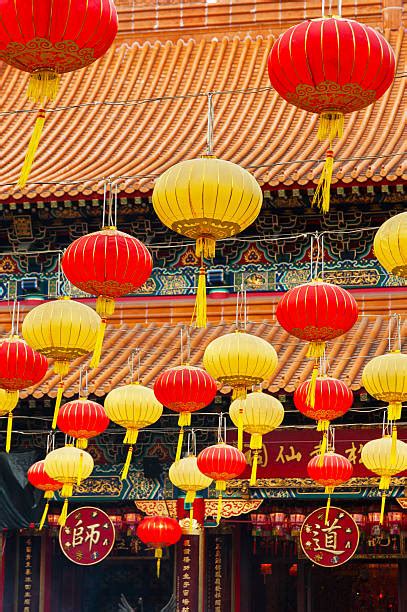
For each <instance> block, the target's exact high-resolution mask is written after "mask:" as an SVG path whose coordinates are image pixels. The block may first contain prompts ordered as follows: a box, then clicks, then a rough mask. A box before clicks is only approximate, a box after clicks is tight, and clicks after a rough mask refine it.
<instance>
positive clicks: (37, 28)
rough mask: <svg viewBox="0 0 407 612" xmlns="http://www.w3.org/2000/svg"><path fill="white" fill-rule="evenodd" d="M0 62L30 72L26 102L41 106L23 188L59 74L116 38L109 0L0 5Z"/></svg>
mask: <svg viewBox="0 0 407 612" xmlns="http://www.w3.org/2000/svg"><path fill="white" fill-rule="evenodd" d="M0 13H1V20H0V59H1V60H3V61H4V62H6V64H9V65H10V66H14V67H15V68H18V69H19V70H23V71H24V72H29V73H30V75H31V76H30V83H29V87H28V92H27V95H28V98H29V99H30V100H33V101H34V102H38V103H39V104H40V106H41V108H40V110H39V112H38V118H37V121H36V126H35V129H34V133H33V135H32V137H31V141H30V145H29V149H28V152H27V155H26V158H25V162H24V166H23V169H22V172H21V176H20V180H19V187H24V185H25V183H26V181H27V178H28V175H29V173H30V169H31V165H32V162H33V159H34V155H35V151H36V149H37V147H38V143H39V140H40V137H41V132H42V129H43V126H44V122H45V110H44V108H45V104H46V102H47V101H48V100H54V99H55V98H56V95H57V92H58V86H59V80H60V75H61V74H63V73H65V72H72V71H73V70H79V69H80V68H84V67H85V66H88V65H89V64H92V63H93V62H94V61H95V60H97V59H98V58H99V57H101V56H102V55H104V54H105V53H106V51H107V50H108V49H109V47H110V46H111V44H112V43H113V41H114V39H115V36H116V34H117V28H118V22H117V12H116V8H115V5H114V1H113V0H58V2H55V1H54V0H30V2H16V0H1V2H0Z"/></svg>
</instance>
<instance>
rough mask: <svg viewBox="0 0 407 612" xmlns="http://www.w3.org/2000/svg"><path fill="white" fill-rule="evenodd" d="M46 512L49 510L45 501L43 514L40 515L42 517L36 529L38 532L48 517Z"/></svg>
mask: <svg viewBox="0 0 407 612" xmlns="http://www.w3.org/2000/svg"><path fill="white" fill-rule="evenodd" d="M48 510H49V502H48V501H47V503H46V504H45V508H44V512H43V513H42V517H41V520H40V525H39V527H38V529H39V530H40V531H41V529H42V528H43V527H44V523H45V520H46V518H47V516H48Z"/></svg>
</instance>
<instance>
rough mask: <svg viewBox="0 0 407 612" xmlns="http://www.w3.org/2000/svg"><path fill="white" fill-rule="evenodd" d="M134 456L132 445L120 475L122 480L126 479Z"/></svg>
mask: <svg viewBox="0 0 407 612" xmlns="http://www.w3.org/2000/svg"><path fill="white" fill-rule="evenodd" d="M132 456H133V447H132V446H130V447H129V450H128V451H127V457H126V461H125V464H124V466H123V471H122V474H121V476H120V480H126V478H127V476H128V474H129V469H130V463H131V458H132Z"/></svg>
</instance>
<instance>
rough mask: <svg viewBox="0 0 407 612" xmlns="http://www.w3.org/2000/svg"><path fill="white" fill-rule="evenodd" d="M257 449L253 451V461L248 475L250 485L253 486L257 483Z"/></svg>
mask: <svg viewBox="0 0 407 612" xmlns="http://www.w3.org/2000/svg"><path fill="white" fill-rule="evenodd" d="M258 456H259V451H258V450H255V451H253V462H252V473H251V476H250V486H251V487H255V486H256V483H257V462H258Z"/></svg>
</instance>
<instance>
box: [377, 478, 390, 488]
mask: <svg viewBox="0 0 407 612" xmlns="http://www.w3.org/2000/svg"><path fill="white" fill-rule="evenodd" d="M390 478H391V477H390V476H382V477H381V478H380V483H379V489H380V490H381V491H383V490H384V491H387V489H388V488H389V487H390Z"/></svg>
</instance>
